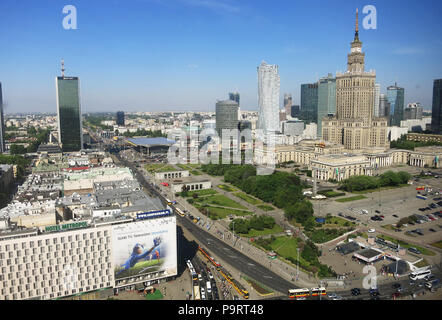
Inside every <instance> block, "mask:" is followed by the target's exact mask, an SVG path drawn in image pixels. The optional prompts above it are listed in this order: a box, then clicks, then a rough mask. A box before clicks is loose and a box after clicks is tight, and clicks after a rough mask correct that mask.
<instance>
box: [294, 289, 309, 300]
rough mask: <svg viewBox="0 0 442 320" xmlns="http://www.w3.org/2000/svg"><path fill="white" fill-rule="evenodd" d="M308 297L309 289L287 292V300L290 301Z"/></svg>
mask: <svg viewBox="0 0 442 320" xmlns="http://www.w3.org/2000/svg"><path fill="white" fill-rule="evenodd" d="M308 296H310V289H308V288H302V289H290V290H289V298H290V299H296V298H301V297H308Z"/></svg>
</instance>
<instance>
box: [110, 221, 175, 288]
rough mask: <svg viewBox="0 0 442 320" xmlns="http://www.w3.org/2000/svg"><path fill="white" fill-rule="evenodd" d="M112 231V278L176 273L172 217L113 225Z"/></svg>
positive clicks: (163, 275) (173, 222)
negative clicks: (113, 276)
mask: <svg viewBox="0 0 442 320" xmlns="http://www.w3.org/2000/svg"><path fill="white" fill-rule="evenodd" d="M112 234H113V260H114V261H113V262H114V275H115V280H121V279H125V278H132V277H141V276H145V275H147V274H150V273H157V272H162V276H161V277H165V276H172V275H176V274H177V239H176V217H164V218H159V219H149V220H142V221H137V222H133V223H125V224H120V225H114V226H113V227H112ZM152 279H153V278H152Z"/></svg>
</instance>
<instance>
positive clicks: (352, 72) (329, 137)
mask: <svg viewBox="0 0 442 320" xmlns="http://www.w3.org/2000/svg"><path fill="white" fill-rule="evenodd" d="M375 80H376V73H375V71H369V72H366V71H365V53H363V52H362V42H361V41H360V40H359V24H358V11H357V10H356V26H355V36H354V40H353V42H351V51H350V53H349V54H348V56H347V71H346V72H345V73H337V74H336V116H335V117H329V118H327V119H324V120H323V121H322V138H323V139H324V140H326V141H331V142H334V143H340V144H343V145H344V147H345V148H346V149H347V150H360V149H363V148H367V147H369V148H373V147H383V148H386V147H388V136H387V120H386V119H385V118H373V109H374V104H375V103H374V98H375Z"/></svg>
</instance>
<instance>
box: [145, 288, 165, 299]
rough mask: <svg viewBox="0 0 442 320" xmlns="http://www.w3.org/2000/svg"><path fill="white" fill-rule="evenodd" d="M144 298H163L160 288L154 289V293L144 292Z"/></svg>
mask: <svg viewBox="0 0 442 320" xmlns="http://www.w3.org/2000/svg"><path fill="white" fill-rule="evenodd" d="M145 298H146V300H158V299H163V294H162V293H161V291H160V290H155V292H154V293H150V294H146V295H145Z"/></svg>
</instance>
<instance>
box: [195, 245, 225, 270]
mask: <svg viewBox="0 0 442 320" xmlns="http://www.w3.org/2000/svg"><path fill="white" fill-rule="evenodd" d="M198 250H199V251H201V253H202V254H203V255H204V256H205V257H206V258H207V260H209V261H210V262H211V263H212V264H213V265H214V266H215V267H216V268H217V269H219V267H221V265H220V264H219V263H218V262H216V260H215V259H213V258H212V257H211V256H210V254H209V252H208V251H206V250H204V249H203V248H201V246H198Z"/></svg>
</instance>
